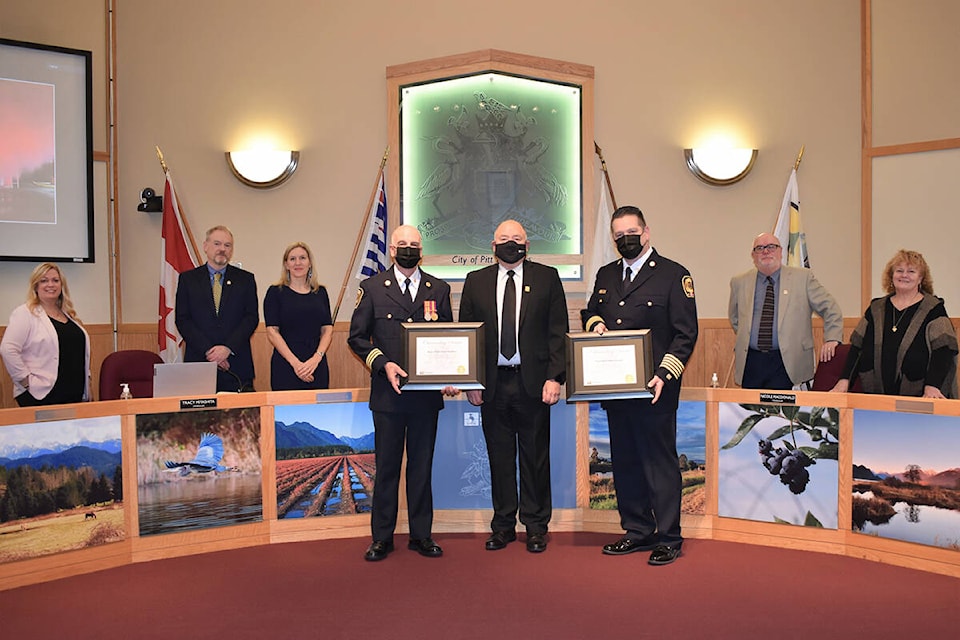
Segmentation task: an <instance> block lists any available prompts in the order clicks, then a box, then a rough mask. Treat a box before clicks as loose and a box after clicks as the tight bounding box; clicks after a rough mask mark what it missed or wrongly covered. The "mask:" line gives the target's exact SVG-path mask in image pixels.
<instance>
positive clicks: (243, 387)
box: [220, 369, 256, 393]
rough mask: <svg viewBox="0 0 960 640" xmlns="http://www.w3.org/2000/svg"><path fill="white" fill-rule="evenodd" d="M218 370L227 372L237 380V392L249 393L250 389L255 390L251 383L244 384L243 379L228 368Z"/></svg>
mask: <svg viewBox="0 0 960 640" xmlns="http://www.w3.org/2000/svg"><path fill="white" fill-rule="evenodd" d="M220 370H221V371H223V372H225V373H229V374H230V376H231V377H232V378H233V379H234V380H236V381H237V393H249V392H251V391H256V389H254V388H253V384H252V383H250V384H244V382H243V380H241V379H240V376H238V375H237V374H235V373H234V372H233V371H230V369H220Z"/></svg>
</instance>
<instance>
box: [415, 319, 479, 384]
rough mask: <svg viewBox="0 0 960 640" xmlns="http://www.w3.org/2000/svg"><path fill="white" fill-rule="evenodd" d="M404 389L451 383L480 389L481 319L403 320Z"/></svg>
mask: <svg viewBox="0 0 960 640" xmlns="http://www.w3.org/2000/svg"><path fill="white" fill-rule="evenodd" d="M400 326H401V328H402V329H401V332H402V333H401V338H402V340H403V369H404V371H406V372H407V376H408V377H407V378H406V380H404V381H403V382H401V386H402V387H403V388H404V389H408V390H411V391H426V390H438V389H443V388H444V387H446V386H454V387H457V388H459V389H463V390H467V389H483V388H484V386H483V384H484V380H485V378H486V370H485V368H484V366H483V332H482V331H481V330H480V329H481V328H482V327H483V323H482V322H404V323H401V325H400Z"/></svg>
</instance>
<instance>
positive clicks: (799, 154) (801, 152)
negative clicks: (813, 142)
mask: <svg viewBox="0 0 960 640" xmlns="http://www.w3.org/2000/svg"><path fill="white" fill-rule="evenodd" d="M805 148H806V145H800V153H798V154H797V161H796V162H795V163H794V164H793V170H794V171H796V170H797V169H799V168H800V161H801V160H803V150H804V149H805Z"/></svg>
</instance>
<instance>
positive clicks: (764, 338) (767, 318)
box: [757, 276, 776, 351]
mask: <svg viewBox="0 0 960 640" xmlns="http://www.w3.org/2000/svg"><path fill="white" fill-rule="evenodd" d="M775 293H776V292H775V291H774V290H773V278H771V277H770V276H767V292H766V294H765V295H764V296H763V309H762V310H761V311H760V329H759V330H758V332H757V349H759V350H760V351H770V350H771V349H773V311H774V300H775V298H774V296H775Z"/></svg>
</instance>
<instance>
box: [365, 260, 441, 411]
mask: <svg viewBox="0 0 960 640" xmlns="http://www.w3.org/2000/svg"><path fill="white" fill-rule="evenodd" d="M401 284H402V283H398V282H397V278H396V275H395V274H394V269H393V266H392V265H391V266H390V268H389V269H387V270H386V271H381V272H380V273H378V274H377V275H375V276H370V277H369V278H367V279H366V280H364V281H362V282H361V283H360V289H359V290H358V291H357V303H356V306H355V307H354V309H353V316H352V317H351V318H350V335H349V337H348V338H347V344H348V345H350V349H352V350H353V352H354V353H355V354H357V356H358V357H359V358H360V359H361V360H363V361H364V362H366V364H367V367H369V368H370V409H371V410H373V411H411V412H413V411H427V410H437V411H439V410H440V409H442V408H443V396H442V395H441V394H440V392H439V391H402V389H401V391H402V393H400V394H399V395H398V394H397V392H396V391H394V390H393V387H392V386H391V385H390V381H389V380H387V378H386V375H384V367H386V366H387V363H388V362H395V363H397V364H398V365H400V366H401V367H403V366H404V363H403V344H402V343H401V338H402V336H401V327H400V324H401V323H403V322H432V321H433V320H427V319H426V318H425V317H424V302H425V301H428V300H431V301H434V302H436V306H437V316H438V318H437V320H436V321H437V322H453V311H452V309H451V307H450V285H448V284H447V283H446V282H444V281H443V280H440V279H439V278H434V277H433V276H431V275H430V274H428V273H424V272H423V270H421V271H420V287H419V288H418V289H417V299H416V300H414V301H413V302H410V299H409V298H407V297H406V296H405V295H403V292H402V291H401Z"/></svg>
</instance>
